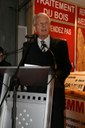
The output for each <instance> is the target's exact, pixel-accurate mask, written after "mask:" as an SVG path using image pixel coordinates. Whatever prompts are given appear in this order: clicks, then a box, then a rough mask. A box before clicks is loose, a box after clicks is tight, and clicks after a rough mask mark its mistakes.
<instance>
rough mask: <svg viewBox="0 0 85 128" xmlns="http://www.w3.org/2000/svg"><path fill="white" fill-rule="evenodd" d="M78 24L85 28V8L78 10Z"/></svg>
mask: <svg viewBox="0 0 85 128" xmlns="http://www.w3.org/2000/svg"><path fill="white" fill-rule="evenodd" d="M77 24H78V25H81V26H84V27H85V8H81V7H78V8H77Z"/></svg>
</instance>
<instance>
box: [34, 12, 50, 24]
mask: <svg viewBox="0 0 85 128" xmlns="http://www.w3.org/2000/svg"><path fill="white" fill-rule="evenodd" d="M42 16H45V17H47V19H48V22H49V23H50V18H49V16H48V15H47V14H46V13H38V14H36V15H35V16H34V18H33V25H36V21H37V19H38V18H39V17H42Z"/></svg>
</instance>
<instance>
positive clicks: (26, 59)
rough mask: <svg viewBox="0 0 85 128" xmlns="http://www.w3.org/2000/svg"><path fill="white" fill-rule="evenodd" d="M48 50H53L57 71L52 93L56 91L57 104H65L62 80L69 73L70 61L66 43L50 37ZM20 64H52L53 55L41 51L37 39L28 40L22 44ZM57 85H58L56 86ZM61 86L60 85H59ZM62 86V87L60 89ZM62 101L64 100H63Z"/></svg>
mask: <svg viewBox="0 0 85 128" xmlns="http://www.w3.org/2000/svg"><path fill="white" fill-rule="evenodd" d="M50 50H51V51H52V52H53V54H54V56H55V59H56V64H57V71H56V74H57V76H58V79H56V80H55V83H56V84H55V89H54V91H57V92H54V93H57V96H56V97H57V98H56V100H58V101H59V106H60V105H62V106H63V105H64V104H65V95H64V80H65V78H66V77H67V76H68V75H69V73H70V70H71V63H70V60H69V54H68V47H67V43H66V41H64V40H60V39H53V38H52V37H51V38H50ZM22 64H35V65H40V66H53V65H54V61H53V56H52V54H51V53H50V52H49V50H48V51H47V52H45V53H43V52H42V51H41V50H40V48H39V46H38V44H37V39H36V40H34V41H32V42H31V43H30V42H25V43H24V45H23V62H22ZM58 85H59V86H58ZM60 86H62V87H60ZM61 88H62V89H61ZM63 101H64V102H63Z"/></svg>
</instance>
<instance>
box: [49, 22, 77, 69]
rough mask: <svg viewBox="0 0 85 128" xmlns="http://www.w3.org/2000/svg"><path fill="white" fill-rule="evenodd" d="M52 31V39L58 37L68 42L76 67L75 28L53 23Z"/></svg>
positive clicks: (70, 54)
mask: <svg viewBox="0 0 85 128" xmlns="http://www.w3.org/2000/svg"><path fill="white" fill-rule="evenodd" d="M50 30H51V36H52V37H55V38H56V37H57V38H60V39H63V40H66V41H67V44H68V50H69V57H70V61H71V64H72V66H73V67H74V35H75V31H74V26H70V25H65V24H61V23H56V22H51V28H50Z"/></svg>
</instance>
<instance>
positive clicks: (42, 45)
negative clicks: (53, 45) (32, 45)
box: [41, 40, 45, 52]
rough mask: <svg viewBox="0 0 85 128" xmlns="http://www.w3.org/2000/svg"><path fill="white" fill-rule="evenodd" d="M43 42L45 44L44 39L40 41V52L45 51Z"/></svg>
mask: <svg viewBox="0 0 85 128" xmlns="http://www.w3.org/2000/svg"><path fill="white" fill-rule="evenodd" d="M44 44H45V41H43V40H42V41H41V50H42V52H45V46H44Z"/></svg>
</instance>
